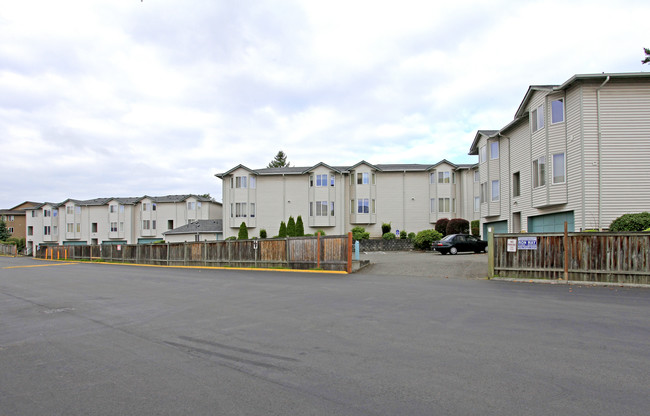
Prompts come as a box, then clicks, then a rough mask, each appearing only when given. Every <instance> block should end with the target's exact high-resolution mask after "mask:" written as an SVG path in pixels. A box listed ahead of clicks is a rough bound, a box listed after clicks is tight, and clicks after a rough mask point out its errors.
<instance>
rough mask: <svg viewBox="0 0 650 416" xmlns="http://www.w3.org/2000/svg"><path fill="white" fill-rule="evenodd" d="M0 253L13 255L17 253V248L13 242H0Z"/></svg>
mask: <svg viewBox="0 0 650 416" xmlns="http://www.w3.org/2000/svg"><path fill="white" fill-rule="evenodd" d="M0 254H2V255H4V256H14V257H15V256H17V255H18V249H17V247H16V245H15V244H0Z"/></svg>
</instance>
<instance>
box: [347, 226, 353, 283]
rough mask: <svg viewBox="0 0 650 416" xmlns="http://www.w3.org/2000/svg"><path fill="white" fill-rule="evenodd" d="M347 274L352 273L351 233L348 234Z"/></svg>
mask: <svg viewBox="0 0 650 416" xmlns="http://www.w3.org/2000/svg"><path fill="white" fill-rule="evenodd" d="M347 272H348V273H352V232H348V270H347Z"/></svg>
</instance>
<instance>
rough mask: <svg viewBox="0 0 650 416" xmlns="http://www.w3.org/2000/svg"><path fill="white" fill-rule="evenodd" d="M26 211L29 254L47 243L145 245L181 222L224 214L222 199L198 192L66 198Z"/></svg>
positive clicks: (206, 218) (159, 237)
mask: <svg viewBox="0 0 650 416" xmlns="http://www.w3.org/2000/svg"><path fill="white" fill-rule="evenodd" d="M26 212H27V216H26V226H27V250H28V253H29V252H31V251H32V250H33V248H35V247H36V246H38V245H43V244H45V245H87V244H91V245H95V244H146V243H151V242H153V241H158V240H163V233H164V232H165V231H168V230H172V229H174V228H176V227H179V226H181V225H184V224H187V223H190V222H193V221H197V220H208V219H220V218H221V216H222V212H221V203H219V202H216V201H214V200H212V199H211V198H205V197H202V196H197V195H167V196H143V197H137V198H97V199H91V200H84V201H80V200H74V199H68V200H66V201H64V202H61V203H56V204H54V203H43V204H39V205H37V206H35V207H31V208H28V209H27V210H26Z"/></svg>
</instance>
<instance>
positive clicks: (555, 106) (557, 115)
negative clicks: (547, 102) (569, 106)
mask: <svg viewBox="0 0 650 416" xmlns="http://www.w3.org/2000/svg"><path fill="white" fill-rule="evenodd" d="M563 121H564V98H560V99H559V100H553V101H551V124H555V123H561V122H563Z"/></svg>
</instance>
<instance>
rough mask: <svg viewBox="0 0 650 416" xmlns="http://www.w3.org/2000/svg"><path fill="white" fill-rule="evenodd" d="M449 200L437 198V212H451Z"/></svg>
mask: <svg viewBox="0 0 650 416" xmlns="http://www.w3.org/2000/svg"><path fill="white" fill-rule="evenodd" d="M450 201H451V199H450V198H438V212H451V207H450Z"/></svg>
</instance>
